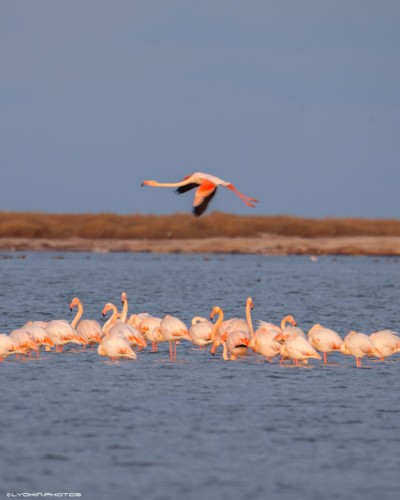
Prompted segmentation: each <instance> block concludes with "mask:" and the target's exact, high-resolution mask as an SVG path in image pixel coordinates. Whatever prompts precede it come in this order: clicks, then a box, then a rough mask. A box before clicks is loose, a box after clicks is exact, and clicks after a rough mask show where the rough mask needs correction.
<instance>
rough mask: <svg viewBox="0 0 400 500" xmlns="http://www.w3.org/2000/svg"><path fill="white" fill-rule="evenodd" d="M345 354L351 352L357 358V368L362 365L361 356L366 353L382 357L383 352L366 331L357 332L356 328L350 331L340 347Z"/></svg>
mask: <svg viewBox="0 0 400 500" xmlns="http://www.w3.org/2000/svg"><path fill="white" fill-rule="evenodd" d="M340 350H341V352H342V353H343V354H351V355H352V356H354V357H355V358H356V366H357V368H360V367H361V358H363V357H364V356H366V355H372V356H376V357H377V358H381V357H382V353H381V352H380V351H379V350H378V349H377V348H376V346H375V344H374V343H373V341H372V340H371V339H370V338H369V337H368V335H365V333H357V332H355V331H354V330H352V331H351V332H349V333H348V334H347V335H346V337H345V338H344V339H343V344H342V347H341V348H340Z"/></svg>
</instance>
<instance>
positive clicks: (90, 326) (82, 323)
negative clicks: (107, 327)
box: [69, 297, 103, 345]
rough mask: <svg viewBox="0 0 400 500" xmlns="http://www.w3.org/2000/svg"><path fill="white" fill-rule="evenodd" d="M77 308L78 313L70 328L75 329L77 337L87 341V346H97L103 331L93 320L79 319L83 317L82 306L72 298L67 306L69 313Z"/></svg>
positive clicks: (75, 298) (76, 299) (77, 300)
mask: <svg viewBox="0 0 400 500" xmlns="http://www.w3.org/2000/svg"><path fill="white" fill-rule="evenodd" d="M74 307H78V312H77V314H76V316H75V318H74V319H73V320H72V323H71V326H72V328H75V329H76V331H77V333H78V335H80V336H81V337H83V338H85V339H87V342H88V344H92V345H93V344H98V343H99V342H100V340H101V336H102V334H103V330H102V328H101V326H100V325H99V324H98V323H97V321H95V320H94V319H81V318H82V315H83V305H82V302H81V301H80V300H79V299H78V297H74V298H73V299H72V302H71V304H70V306H69V309H70V311H71V312H72V310H73V309H74Z"/></svg>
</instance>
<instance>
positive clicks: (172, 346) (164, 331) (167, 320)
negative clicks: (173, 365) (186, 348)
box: [160, 314, 191, 361]
mask: <svg viewBox="0 0 400 500" xmlns="http://www.w3.org/2000/svg"><path fill="white" fill-rule="evenodd" d="M160 332H161V335H162V336H163V338H164V339H165V340H167V341H168V342H169V357H170V359H171V360H172V361H176V343H177V341H178V340H182V339H187V340H191V338H190V336H189V332H188V329H187V326H186V325H185V323H184V322H183V321H181V320H180V319H179V318H175V317H174V316H171V315H169V314H167V315H166V316H164V318H163V319H162V320H161V323H160Z"/></svg>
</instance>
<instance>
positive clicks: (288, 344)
mask: <svg viewBox="0 0 400 500" xmlns="http://www.w3.org/2000/svg"><path fill="white" fill-rule="evenodd" d="M292 328H293V330H292V331H291V332H290V333H285V331H284V332H283V333H280V334H279V335H277V336H276V337H275V340H284V341H285V342H284V344H283V346H282V347H281V354H282V357H288V358H290V359H291V360H293V361H294V362H295V363H296V365H298V364H301V363H303V362H305V363H307V362H308V358H316V359H321V356H320V355H319V354H318V353H317V351H316V350H315V349H314V347H313V346H312V345H311V344H310V343H309V342H308V340H307V339H306V338H305V337H304V336H303V335H302V334H301V333H299V332H298V331H297V330H300V328H298V329H296V327H292ZM300 332H302V330H300Z"/></svg>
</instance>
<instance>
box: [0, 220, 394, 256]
mask: <svg viewBox="0 0 400 500" xmlns="http://www.w3.org/2000/svg"><path fill="white" fill-rule="evenodd" d="M0 250H2V251H13V250H16V251H18V250H19V251H60V252H68V251H75V252H99V253H101V252H102V253H106V252H150V253H160V254H166V253H189V254H190V253H192V254H193V253H240V254H262V255H296V254H298V255H314V254H315V255H400V220H399V219H386V220H385V219H356V218H336V219H334V218H325V219H310V218H308V219H307V218H301V217H293V216H289V215H280V216H267V215H264V216H251V215H248V216H247V215H246V216H243V215H234V214H227V213H222V212H212V213H211V214H207V215H205V216H203V217H193V216H192V215H191V214H190V213H183V214H182V213H177V214H171V215H146V214H140V213H139V214H131V215H118V214H107V213H103V214H49V213H41V212H1V211H0Z"/></svg>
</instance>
